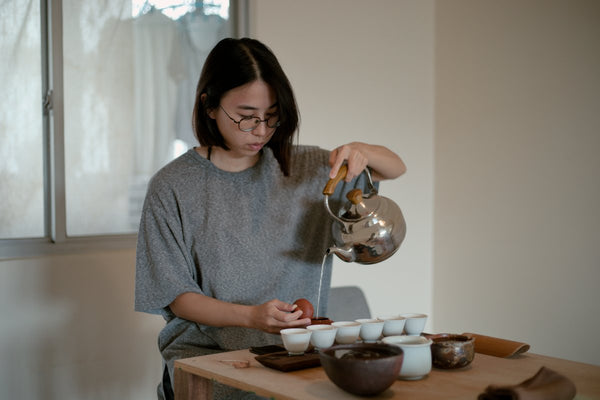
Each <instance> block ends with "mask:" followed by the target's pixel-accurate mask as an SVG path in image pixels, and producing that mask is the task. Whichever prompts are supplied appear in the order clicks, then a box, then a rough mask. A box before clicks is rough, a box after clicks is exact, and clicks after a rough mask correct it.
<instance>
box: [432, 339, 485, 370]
mask: <svg viewBox="0 0 600 400" xmlns="http://www.w3.org/2000/svg"><path fill="white" fill-rule="evenodd" d="M429 338H430V339H431V340H432V341H433V343H432V344H431V360H432V363H433V366H434V367H437V368H443V369H453V368H463V367H466V366H467V365H469V364H471V361H473V358H474V357H475V339H474V338H470V337H468V336H465V335H456V334H452V333H440V334H437V335H431V336H429Z"/></svg>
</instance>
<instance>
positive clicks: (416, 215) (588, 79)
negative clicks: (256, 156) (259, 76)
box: [0, 0, 600, 400]
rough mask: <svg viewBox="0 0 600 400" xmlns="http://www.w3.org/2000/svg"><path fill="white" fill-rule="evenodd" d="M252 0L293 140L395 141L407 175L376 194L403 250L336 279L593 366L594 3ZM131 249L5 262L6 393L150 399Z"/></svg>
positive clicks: (326, 143)
mask: <svg viewBox="0 0 600 400" xmlns="http://www.w3.org/2000/svg"><path fill="white" fill-rule="evenodd" d="M251 4H252V6H253V7H255V8H254V11H253V14H252V24H253V34H255V35H256V36H257V37H258V38H259V39H262V40H264V41H265V42H266V43H268V44H269V45H270V46H271V47H272V48H273V49H274V50H275V52H276V53H277V54H278V56H279V57H280V59H281V61H282V63H283V65H284V68H285V69H286V70H287V72H288V74H289V76H290V78H291V80H292V84H293V85H294V86H295V88H296V91H297V97H298V102H299V104H300V108H301V112H302V129H301V138H302V139H301V141H302V142H303V143H315V144H319V145H321V146H323V147H326V148H333V147H334V146H336V145H338V144H340V143H342V142H345V141H350V140H368V141H371V142H379V143H384V144H387V145H388V146H389V147H391V148H392V149H393V150H395V151H397V152H398V153H399V154H401V155H402V157H403V158H404V160H405V161H406V163H407V165H408V172H407V174H406V175H405V176H404V177H402V178H400V179H398V180H396V181H394V182H392V183H389V184H383V185H382V190H381V192H382V194H383V195H386V196H389V197H391V198H392V199H394V200H395V201H396V202H398V203H399V204H400V206H401V207H402V208H403V210H404V212H405V216H406V219H407V224H408V233H407V238H406V240H405V243H404V244H403V246H402V247H401V249H400V250H399V253H397V254H396V255H394V256H393V257H392V258H391V259H390V260H388V261H386V262H385V263H382V264H378V265H374V266H370V267H367V266H357V265H352V264H344V263H341V262H339V263H337V264H336V267H335V272H334V284H358V285H360V286H361V287H362V288H363V289H364V290H365V292H366V293H367V296H368V297H369V300H370V304H371V308H372V310H373V312H374V313H385V312H393V311H425V312H430V313H431V314H432V317H433V318H432V322H431V323H430V326H429V327H428V329H430V330H432V331H466V330H472V331H476V332H480V333H487V334H494V335H498V336H503V337H508V338H514V339H519V340H525V341H528V342H530V343H531V344H532V350H533V351H535V352H539V353H543V354H550V355H555V356H562V357H565V358H570V359H574V360H580V361H587V362H591V363H596V364H597V363H598V362H599V361H598V360H600V354H599V353H598V352H599V351H600V349H599V348H598V346H590V345H589V339H590V338H595V337H598V336H600V328H599V324H598V318H597V316H598V315H600V310H599V309H598V307H599V305H600V297H599V294H598V283H600V268H599V267H600V265H599V260H600V254H599V252H600V250H599V248H600V246H598V245H599V244H600V220H599V218H600V213H598V206H597V205H598V204H600V187H599V186H600V184H599V183H600V180H599V179H598V178H597V176H598V173H597V171H599V170H600V164H599V158H598V157H597V155H596V152H597V151H598V150H599V149H600V142H599V140H600V139H599V138H600V136H599V132H600V129H599V128H600V121H599V118H600V116H599V115H600V113H598V112H597V111H598V104H600V99H599V97H598V96H599V93H600V83H599V79H600V76H599V75H598V73H597V71H599V70H600V63H599V59H598V57H599V55H600V52H599V51H598V50H599V48H598V46H599V43H600V41H599V40H598V38H599V37H600V32H599V29H600V23H598V22H599V17H598V15H599V10H598V8H599V6H600V4H599V3H598V2H595V1H589V2H586V1H583V0H577V1H573V0H563V1H557V0H553V1H550V0H543V1H542V0H528V1H526V2H522V1H516V0H515V1H505V2H494V1H481V0H470V1H467V0H452V1H446V0H444V1H440V2H436V3H435V4H434V3H433V1H420V0H410V1H395V0H388V1H376V2H375V1H373V2H364V1H354V0H353V1H349V0H328V1H316V0H310V1H307V0H306V1H302V2H299V1H292V0H260V1H255V0H253V1H251ZM367 4H370V5H373V6H375V5H376V6H377V7H378V8H374V9H367V8H366V5H367ZM434 5H435V8H434ZM374 21H375V22H374ZM434 83H435V85H434ZM434 89H435V90H434ZM434 105H435V108H434ZM434 127H435V142H434ZM434 150H435V153H434ZM434 154H435V170H434ZM434 172H435V180H434ZM434 182H435V203H434V201H433V200H434V192H433V187H434ZM434 215H435V218H434ZM434 226H435V231H434ZM433 233H435V246H434V240H433V238H434V236H433ZM434 250H435V252H434ZM134 255H135V252H134V250H133V249H131V250H127V251H110V252H102V253H81V254H73V255H64V256H53V257H43V258H28V259H19V260H8V261H2V262H0V319H1V320H2V323H1V324H0V360H1V362H0V387H2V396H1V397H2V398H5V397H6V398H10V399H44V400H46V399H73V400H76V399H77V400H78V399H84V398H85V399H116V398H119V399H132V400H136V399H140V400H141V399H148V398H154V392H155V386H156V384H157V382H158V379H159V377H160V357H159V355H158V350H157V347H156V338H157V334H158V331H159V329H160V328H161V327H162V320H161V319H160V317H153V316H150V315H147V314H140V313H135V312H133V282H134ZM433 284H434V287H433V290H432V285H433Z"/></svg>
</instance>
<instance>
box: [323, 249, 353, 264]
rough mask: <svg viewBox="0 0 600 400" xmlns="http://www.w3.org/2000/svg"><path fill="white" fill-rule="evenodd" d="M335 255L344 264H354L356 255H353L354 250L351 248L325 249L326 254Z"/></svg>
mask: <svg viewBox="0 0 600 400" xmlns="http://www.w3.org/2000/svg"><path fill="white" fill-rule="evenodd" d="M331 253H333V254H335V255H336V256H338V257H339V258H340V259H341V260H342V261H345V262H354V261H355V260H356V254H355V253H354V248H353V247H352V246H350V247H347V248H340V247H330V248H328V249H327V254H328V255H329V254H331Z"/></svg>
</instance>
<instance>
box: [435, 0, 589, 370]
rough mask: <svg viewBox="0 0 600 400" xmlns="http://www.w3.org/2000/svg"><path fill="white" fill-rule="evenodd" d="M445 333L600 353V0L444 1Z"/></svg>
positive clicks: (440, 87)
mask: <svg viewBox="0 0 600 400" xmlns="http://www.w3.org/2000/svg"><path fill="white" fill-rule="evenodd" d="M435 149H436V152H435V161H436V168H435V192H436V194H435V219H434V221H435V224H434V225H435V248H434V249H435V251H434V259H435V269H434V283H435V285H434V292H433V293H434V310H435V316H436V319H435V327H436V330H438V331H465V330H466V331H474V332H480V333H484V334H489V335H495V336H501V337H506V338H513V339H516V340H521V341H525V342H528V343H531V345H532V348H531V351H533V352H537V353H542V354H550V355H554V356H559V357H565V358H570V359H575V360H580V361H586V362H590V363H595V364H598V363H600V346H597V345H590V342H589V340H590V338H595V337H598V336H600V320H599V316H600V290H599V287H600V212H599V205H600V157H599V155H598V152H599V151H600V2H597V1H584V0H578V1H563V0H552V1H550V0H527V1H521V0H514V1H502V2H498V1H479V0H452V1H447V2H446V1H439V2H437V3H436V141H435Z"/></svg>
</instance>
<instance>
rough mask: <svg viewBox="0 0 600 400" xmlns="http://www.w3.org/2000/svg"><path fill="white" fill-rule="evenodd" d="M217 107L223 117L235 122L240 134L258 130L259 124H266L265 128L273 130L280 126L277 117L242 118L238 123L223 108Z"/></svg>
mask: <svg viewBox="0 0 600 400" xmlns="http://www.w3.org/2000/svg"><path fill="white" fill-rule="evenodd" d="M219 107H221V110H223V112H224V113H225V115H227V117H228V118H229V119H230V120H232V121H233V122H235V123H236V124H237V126H238V128H239V129H240V131H242V132H252V131H253V130H255V129H256V128H258V126H259V125H260V124H261V122H264V123H266V124H267V127H269V128H270V129H275V128H277V127H279V125H280V124H281V123H280V122H279V115H271V116H270V117H268V118H265V119H260V118H258V117H244V118H242V119H240V120H239V121H236V120H235V119H233V118H231V115H229V114H228V113H227V111H225V109H224V108H223V106H219Z"/></svg>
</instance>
